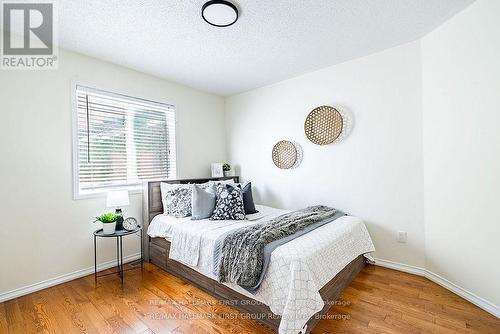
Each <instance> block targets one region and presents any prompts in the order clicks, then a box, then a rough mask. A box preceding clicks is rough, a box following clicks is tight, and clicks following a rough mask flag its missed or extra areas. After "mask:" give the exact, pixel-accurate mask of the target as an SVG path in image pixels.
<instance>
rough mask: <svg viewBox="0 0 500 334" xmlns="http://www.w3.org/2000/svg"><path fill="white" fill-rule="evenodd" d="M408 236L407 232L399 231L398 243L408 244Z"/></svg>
mask: <svg viewBox="0 0 500 334" xmlns="http://www.w3.org/2000/svg"><path fill="white" fill-rule="evenodd" d="M406 240H407V234H406V232H405V231H398V242H401V243H403V244H404V243H406Z"/></svg>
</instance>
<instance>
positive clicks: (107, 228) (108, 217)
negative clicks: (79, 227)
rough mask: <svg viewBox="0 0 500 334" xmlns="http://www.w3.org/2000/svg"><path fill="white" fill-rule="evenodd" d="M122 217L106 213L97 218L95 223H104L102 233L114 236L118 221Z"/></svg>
mask: <svg viewBox="0 0 500 334" xmlns="http://www.w3.org/2000/svg"><path fill="white" fill-rule="evenodd" d="M119 217H120V216H119V215H117V214H114V213H113V212H108V213H104V214H102V215H100V216H98V217H95V221H94V223H95V222H97V221H99V222H101V223H102V233H103V234H113V233H115V229H116V221H117V220H118V218H119Z"/></svg>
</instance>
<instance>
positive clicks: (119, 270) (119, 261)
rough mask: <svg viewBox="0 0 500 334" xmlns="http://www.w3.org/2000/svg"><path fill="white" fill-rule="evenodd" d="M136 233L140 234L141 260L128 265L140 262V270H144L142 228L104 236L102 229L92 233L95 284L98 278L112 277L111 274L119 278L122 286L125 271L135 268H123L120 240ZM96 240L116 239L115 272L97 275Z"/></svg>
mask: <svg viewBox="0 0 500 334" xmlns="http://www.w3.org/2000/svg"><path fill="white" fill-rule="evenodd" d="M137 232H140V233H141V258H140V259H138V260H135V261H132V262H129V263H128V264H135V263H139V262H140V263H141V269H142V268H144V252H143V246H142V226H137V227H136V228H135V229H134V230H132V231H127V230H116V231H115V233H113V234H104V233H103V231H102V228H101V229H99V230H96V231H94V279H95V282H96V283H97V278H98V277H102V276H107V275H112V274H118V276H120V278H121V281H122V284H123V277H124V273H125V271H128V270H133V269H137V268H129V269H124V268H123V241H122V238H123V237H124V236H127V235H131V234H135V233H137ZM97 238H116V271H113V272H111V273H106V274H101V275H97V242H96V241H97Z"/></svg>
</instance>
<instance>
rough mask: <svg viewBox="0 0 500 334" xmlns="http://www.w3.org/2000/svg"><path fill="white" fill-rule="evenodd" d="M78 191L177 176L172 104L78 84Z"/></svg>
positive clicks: (130, 184)
mask: <svg viewBox="0 0 500 334" xmlns="http://www.w3.org/2000/svg"><path fill="white" fill-rule="evenodd" d="M76 104H77V106H76V107H77V108H76V110H77V145H78V147H77V148H76V149H77V152H78V158H77V160H78V173H77V175H78V190H79V191H78V194H79V195H82V194H85V193H94V192H99V190H107V189H108V188H118V187H127V186H137V185H140V184H141V182H142V181H144V180H153V179H169V178H175V176H176V161H175V157H176V155H175V111H174V107H173V106H172V105H169V104H164V103H158V102H153V101H148V100H144V99H139V98H134V97H130V96H125V95H120V94H115V93H109V92H105V91H101V90H97V89H93V88H89V87H83V86H79V85H78V86H76Z"/></svg>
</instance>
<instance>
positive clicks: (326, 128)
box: [304, 106, 343, 145]
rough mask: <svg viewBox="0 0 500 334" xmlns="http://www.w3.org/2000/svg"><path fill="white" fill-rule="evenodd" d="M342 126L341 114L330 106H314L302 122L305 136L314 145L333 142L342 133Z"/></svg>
mask: <svg viewBox="0 0 500 334" xmlns="http://www.w3.org/2000/svg"><path fill="white" fill-rule="evenodd" d="M342 128H343V120H342V115H341V114H340V113H339V111H338V110H337V109H335V108H334V107H331V106H320V107H317V108H314V109H313V110H312V111H311V112H310V113H309V115H307V118H306V121H305V123H304V131H305V133H306V136H307V138H308V139H309V140H310V141H311V142H313V143H314V144H316V145H328V144H331V143H333V142H334V141H335V140H336V139H337V138H338V137H339V136H340V134H341V133H342Z"/></svg>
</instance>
